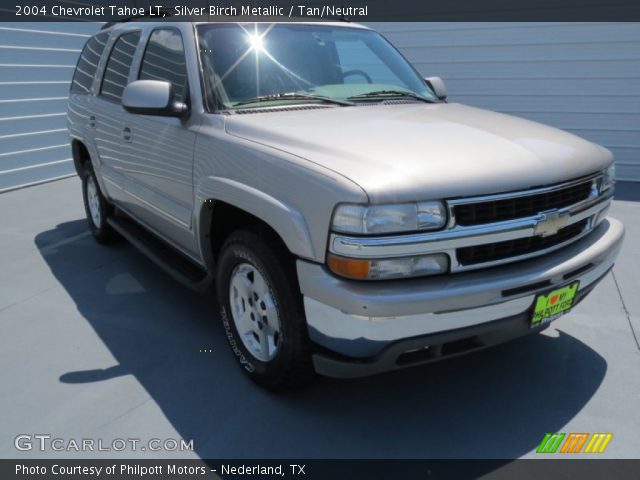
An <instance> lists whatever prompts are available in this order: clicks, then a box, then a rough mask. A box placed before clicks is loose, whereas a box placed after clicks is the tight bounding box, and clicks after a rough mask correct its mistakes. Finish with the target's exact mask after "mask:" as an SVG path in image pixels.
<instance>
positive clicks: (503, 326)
mask: <svg viewBox="0 0 640 480" xmlns="http://www.w3.org/2000/svg"><path fill="white" fill-rule="evenodd" d="M68 126H69V132H70V137H71V144H72V149H73V156H74V161H75V166H76V169H77V171H78V174H79V175H80V176H81V178H82V181H83V197H84V204H85V208H86V212H87V217H88V222H89V227H90V228H91V231H92V232H93V235H94V236H95V238H96V239H97V240H98V241H99V242H101V243H108V242H111V241H113V240H115V239H116V238H120V237H125V238H126V239H128V240H129V241H131V242H132V243H133V244H134V245H135V246H137V247H139V248H140V250H142V251H143V252H144V253H146V254H147V255H148V256H149V257H150V258H151V259H153V260H154V261H155V262H156V263H158V264H159V265H160V266H161V267H162V268H164V269H165V270H166V271H167V272H169V273H170V274H172V275H173V276H174V277H175V278H177V279H178V280H180V281H182V282H184V283H185V284H187V285H190V286H192V287H194V288H196V289H199V290H203V291H206V292H211V291H213V290H215V291H216V292H217V298H218V302H219V304H220V308H221V316H222V323H223V325H224V329H225V332H226V337H227V339H228V341H229V344H230V346H231V349H232V351H233V354H234V355H235V357H236V358H237V360H238V362H239V364H240V365H241V366H242V368H243V369H244V370H245V372H246V373H247V374H248V375H249V376H250V377H251V378H252V379H253V380H255V381H256V382H258V383H259V384H261V385H263V386H265V387H267V388H271V389H281V388H285V387H290V386H293V385H299V384H301V383H303V382H306V381H308V380H309V379H310V378H312V376H313V374H314V373H315V372H318V373H321V374H324V375H330V376H337V377H352V376H362V375H369V374H374V373H378V372H382V371H386V370H390V369H396V368H401V367H406V366H411V365H417V364H422V363H426V362H429V361H433V360H438V359H442V358H446V357H451V356H455V355H458V354H461V353H465V352H470V351H475V350H478V349H480V348H484V347H486V346H489V345H492V344H495V343H498V342H502V341H505V340H508V339H512V338H515V337H518V336H522V335H524V334H527V333H531V332H539V331H540V330H542V329H544V328H545V327H547V326H548V325H549V323H550V322H551V321H552V320H554V319H556V318H557V317H559V316H560V315H562V314H563V313H566V312H567V311H568V310H569V309H570V308H571V307H573V306H574V305H575V304H576V303H577V302H579V301H580V300H581V299H583V298H584V297H585V295H587V294H588V293H589V292H590V291H591V290H592V289H593V288H594V286H595V285H596V284H597V283H598V281H599V280H600V279H602V278H603V276H604V275H605V274H606V273H607V272H608V271H609V269H611V267H612V265H613V262H614V260H615V258H616V255H617V254H618V251H619V249H620V245H621V242H622V238H623V235H624V228H623V226H622V224H621V223H620V222H618V221H617V220H614V219H612V218H608V217H607V216H606V215H607V209H608V208H609V205H610V203H611V198H612V195H613V179H614V170H613V160H612V155H611V153H610V152H609V151H608V150H606V149H605V148H602V147H600V146H598V145H595V144H593V143H590V142H587V141H585V140H583V139H581V138H578V137H576V136H574V135H571V134H569V133H566V132H563V131H560V130H557V129H554V128H550V127H547V126H544V125H541V124H538V123H534V122H531V121H527V120H523V119H519V118H515V117H511V116H507V115H502V114H498V113H493V112H489V111H485V110H479V109H477V108H472V107H468V106H464V105H460V104H457V103H447V101H446V90H445V86H444V83H443V81H442V80H441V79H439V78H437V77H430V78H427V79H423V78H421V77H420V75H419V74H418V73H417V72H416V70H415V69H414V68H413V67H412V66H411V65H410V64H409V63H408V62H407V60H405V59H404V58H403V57H402V55H401V54H400V53H399V52H398V51H397V50H396V49H395V48H394V47H393V46H392V45H391V44H389V43H388V42H387V41H386V40H385V39H384V38H383V37H382V36H381V35H379V34H378V33H376V32H375V31H372V30H370V29H368V28H365V27H362V26H358V25H353V24H349V23H257V24H253V23H252V24H231V23H218V24H216V23H168V22H144V21H143V22H121V23H118V24H115V25H108V26H107V28H105V29H103V30H102V31H100V32H99V33H98V34H96V35H95V36H93V37H92V38H91V39H90V40H89V41H88V42H87V44H86V46H85V48H84V50H83V51H82V54H81V56H80V59H79V61H78V65H77V68H76V70H75V74H74V77H73V83H72V87H71V92H70V95H69V104H68Z"/></svg>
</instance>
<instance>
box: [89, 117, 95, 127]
mask: <svg viewBox="0 0 640 480" xmlns="http://www.w3.org/2000/svg"><path fill="white" fill-rule="evenodd" d="M89 126H90V127H91V128H96V117H95V116H94V115H91V116H90V117H89Z"/></svg>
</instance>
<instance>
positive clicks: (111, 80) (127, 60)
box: [100, 32, 140, 102]
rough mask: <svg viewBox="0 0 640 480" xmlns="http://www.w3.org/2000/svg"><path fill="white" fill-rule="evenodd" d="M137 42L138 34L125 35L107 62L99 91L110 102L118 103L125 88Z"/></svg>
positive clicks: (114, 47)
mask: <svg viewBox="0 0 640 480" xmlns="http://www.w3.org/2000/svg"><path fill="white" fill-rule="evenodd" d="M138 40H140V32H131V33H125V34H124V35H121V36H120V38H118V40H117V41H116V43H115V45H114V46H113V49H112V50H111V55H110V56H109V60H108V61H107V68H106V69H105V72H104V77H103V78H102V87H101V89H100V94H101V95H104V96H105V97H106V98H108V99H110V100H115V101H117V102H119V101H120V99H121V98H122V92H123V91H124V87H126V86H127V80H128V78H129V70H130V69H131V62H132V61H133V55H134V54H135V52H136V46H137V45H138Z"/></svg>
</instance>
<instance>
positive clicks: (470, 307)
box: [297, 218, 624, 377]
mask: <svg viewBox="0 0 640 480" xmlns="http://www.w3.org/2000/svg"><path fill="white" fill-rule="evenodd" d="M623 237H624V226H623V225H622V223H620V222H619V221H618V220H615V219H612V218H608V219H606V220H605V221H603V222H602V223H600V225H598V226H597V227H596V228H595V229H594V230H593V231H592V232H591V233H590V234H589V235H587V236H586V237H584V238H582V239H580V240H579V241H577V242H575V243H573V244H571V245H569V246H567V247H564V248H562V249H560V250H557V251H555V252H553V253H550V254H547V255H544V256H541V257H537V258H533V259H530V260H526V261H522V262H517V263H512V264H508V265H503V266H499V267H494V268H488V269H485V270H479V271H474V272H468V273H459V274H453V275H446V276H439V277H430V278H423V279H415V280H402V281H397V280H396V281H386V282H355V281H350V280H345V279H342V278H338V277H335V276H334V275H332V274H331V273H330V272H328V271H327V270H326V268H325V267H324V266H322V265H318V264H313V263H310V262H306V261H303V260H298V264H297V268H298V278H299V280H300V288H301V291H302V294H303V296H304V306H305V313H306V317H307V323H308V330H309V337H310V338H311V340H312V341H314V342H315V343H316V344H318V345H319V346H320V347H321V352H319V353H317V354H315V355H314V363H315V366H316V370H317V371H318V372H319V373H322V374H325V375H328V376H339V377H351V376H362V375H370V374H374V373H379V372H382V371H385V370H390V369H394V368H401V367H404V366H409V365H415V364H418V363H425V362H428V361H432V360H435V359H437V358H443V356H450V355H449V353H447V351H450V352H452V353H451V354H454V353H455V354H459V353H464V352H465V351H470V350H476V349H477V348H481V347H483V346H488V345H492V344H495V343H499V342H501V341H505V340H508V339H510V338H515V337H517V336H520V335H524V334H526V333H528V332H530V331H533V330H529V328H528V318H529V314H530V310H531V308H532V304H533V300H534V298H535V295H537V294H538V293H541V292H545V291H548V290H551V289H553V288H554V287H558V286H560V285H563V284H565V283H569V282H572V281H575V280H579V281H580V291H579V293H578V295H579V298H580V299H581V298H584V296H585V295H586V294H587V293H588V292H589V291H590V290H591V289H592V288H593V287H594V286H595V284H596V283H597V282H598V280H600V279H601V278H602V277H603V276H604V275H605V274H606V273H607V272H608V271H609V269H610V268H611V267H612V266H613V264H614V261H615V259H616V257H617V255H618V252H619V250H620V246H621V244H622V239H623ZM466 340H468V342H467V343H468V345H467V346H466V347H465V348H462V347H463V343H464V341H466ZM451 342H456V344H457V345H458V346H457V347H456V348H452V347H451V348H450V344H451ZM446 345H449V346H447V347H446V348H445V346H446ZM425 347H430V348H426V349H425ZM411 358H412V359H414V360H412V361H409V360H408V359H411Z"/></svg>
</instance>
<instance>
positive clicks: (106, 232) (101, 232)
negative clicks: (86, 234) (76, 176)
mask: <svg viewBox="0 0 640 480" xmlns="http://www.w3.org/2000/svg"><path fill="white" fill-rule="evenodd" d="M90 177H91V178H93V182H94V184H95V186H96V190H97V191H98V205H99V208H100V225H99V226H96V225H95V223H94V222H93V218H91V210H90V209H89V200H88V197H87V182H88V180H89V178H90ZM82 201H83V203H84V210H85V213H86V216H87V223H88V224H89V228H90V229H91V233H92V234H93V236H94V237H95V238H96V239H97V240H98V241H100V242H108V241H110V240H112V238H113V234H112V231H111V227H110V226H109V224H108V223H107V216H108V215H109V214H110V213H111V208H110V205H109V204H108V203H107V201H106V200H105V198H104V196H103V195H102V191H101V190H100V185H99V184H98V179H97V178H96V174H95V173H94V171H93V168H92V166H91V164H90V163H89V162H87V163H86V164H85V166H84V169H83V171H82Z"/></svg>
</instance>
